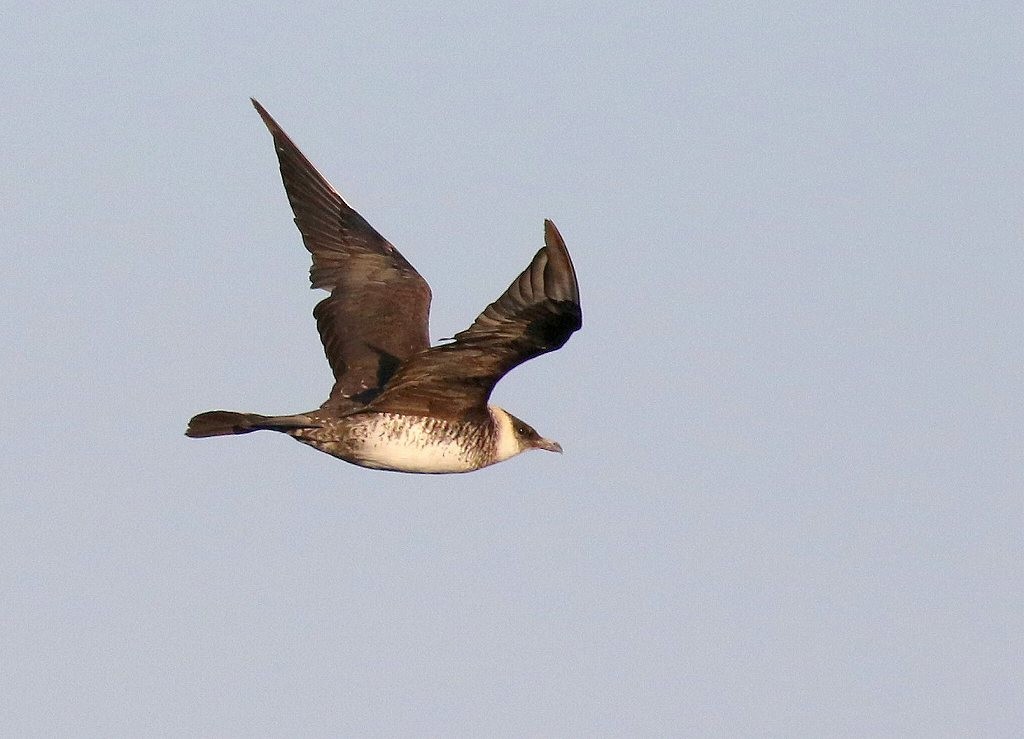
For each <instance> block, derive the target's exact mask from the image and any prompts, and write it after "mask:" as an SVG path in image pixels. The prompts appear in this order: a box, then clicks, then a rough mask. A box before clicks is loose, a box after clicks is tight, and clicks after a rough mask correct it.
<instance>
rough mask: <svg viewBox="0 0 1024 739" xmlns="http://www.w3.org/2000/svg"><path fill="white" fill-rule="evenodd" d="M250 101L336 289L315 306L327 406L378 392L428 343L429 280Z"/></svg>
mask: <svg viewBox="0 0 1024 739" xmlns="http://www.w3.org/2000/svg"><path fill="white" fill-rule="evenodd" d="M252 104H253V105H254V106H256V110H257V111H258V112H259V114H260V116H261V117H262V118H263V122H264V123H266V124H267V128H269V129H270V133H271V134H272V135H273V137H274V148H275V149H276V150H277V157H278V160H280V162H281V178H282V179H283V180H284V189H285V191H286V192H287V193H288V202H289V203H291V206H292V211H293V212H294V213H295V225H296V226H298V227H299V231H300V232H301V233H302V240H303V242H304V243H305V244H306V248H307V249H308V250H309V252H310V253H311V254H312V255H313V266H312V267H310V270H309V280H310V282H311V283H312V286H313V287H314V288H323V289H324V290H329V291H330V293H331V295H330V297H327V298H325V299H324V300H322V301H320V303H319V304H318V305H317V306H316V308H314V309H313V316H314V317H315V318H316V326H317V329H318V330H319V331H320V340H321V341H322V342H323V345H324V352H325V353H326V355H327V361H328V362H330V364H331V370H333V372H334V380H335V382H334V388H333V389H332V390H331V396H330V398H329V399H328V400H327V402H326V403H324V407H325V408H336V409H338V410H349V409H351V408H353V407H356V406H357V405H361V404H362V403H365V402H366V401H367V400H369V399H370V398H372V397H373V396H374V395H376V393H377V392H378V391H379V389H380V388H381V387H382V386H383V385H384V383H386V382H387V380H388V378H390V377H391V374H392V373H393V372H394V371H395V368H396V367H398V365H399V364H400V363H401V361H402V360H404V359H405V358H406V357H409V356H411V355H413V354H415V353H416V352H419V351H422V350H423V349H426V348H427V347H428V346H430V336H429V334H428V326H427V323H428V316H429V312H430V287H429V286H428V285H427V283H426V282H425V281H424V279H423V278H422V277H420V275H419V273H418V272H417V271H416V270H415V269H414V268H413V266H412V265H411V264H409V263H408V262H407V261H406V260H405V258H404V257H403V256H402V255H401V254H399V253H398V250H397V249H395V247H394V246H392V245H391V244H390V243H389V242H388V241H387V239H385V238H384V237H383V236H381V235H380V234H379V233H377V232H376V231H375V230H374V228H373V227H372V226H371V225H370V224H369V223H367V222H366V221H365V220H364V219H363V217H362V216H361V215H359V214H358V213H356V212H355V211H354V210H352V208H350V207H349V206H348V204H347V203H346V202H345V201H344V200H342V199H341V196H340V195H339V194H338V193H337V191H335V189H334V188H333V187H331V184H330V183H329V182H328V181H327V180H326V179H325V178H324V177H323V175H321V174H320V173H319V172H318V171H317V170H316V167H314V166H313V165H312V164H311V163H310V161H309V160H308V159H306V157H305V156H304V155H303V154H302V152H301V151H299V149H298V147H296V146H295V144H294V143H292V140H291V139H290V138H288V135H287V134H286V133H285V132H284V131H283V130H281V127H280V126H279V125H277V122H276V121H275V120H274V119H273V118H271V117H270V114H269V113H267V111H266V110H264V108H263V106H262V105H260V104H259V103H258V102H257V101H256V100H253V101H252Z"/></svg>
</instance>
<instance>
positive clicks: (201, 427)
mask: <svg viewBox="0 0 1024 739" xmlns="http://www.w3.org/2000/svg"><path fill="white" fill-rule="evenodd" d="M319 425H320V424H318V423H317V422H316V421H314V420H313V419H311V418H310V417H309V416H261V415H260V414H259V413H235V412H234V411H207V412H206V413H200V414H199V415H198V416H193V417H192V420H191V421H189V422H188V428H187V429H186V430H185V436H191V437H192V438H193V439H202V438H204V437H206V436H228V435H231V434H248V433H249V432H250V431H260V430H262V429H272V430H274V431H286V430H287V429H298V428H308V427H311V426H319Z"/></svg>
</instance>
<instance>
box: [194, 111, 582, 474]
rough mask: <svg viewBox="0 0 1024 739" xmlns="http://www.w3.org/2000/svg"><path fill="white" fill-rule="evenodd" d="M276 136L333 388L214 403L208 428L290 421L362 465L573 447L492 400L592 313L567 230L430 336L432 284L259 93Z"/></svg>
mask: <svg viewBox="0 0 1024 739" xmlns="http://www.w3.org/2000/svg"><path fill="white" fill-rule="evenodd" d="M252 103H253V105H254V106H256V110H257V111H258V112H259V114H260V116H261V117H262V118H263V122H264V123H266V125H267V128H269V129H270V133H271V135H272V136H273V138H274V147H275V149H276V150H277V156H278V160H279V161H280V165H281V177H282V179H283V180H284V188H285V191H286V193H287V195H288V202H289V203H290V204H291V207H292V211H293V212H294V214H295V224H296V225H297V226H298V228H299V231H300V232H301V234H302V240H303V242H304V243H305V245H306V248H307V249H308V250H309V252H310V254H311V255H312V257H313V264H312V266H311V267H310V270H309V278H310V282H311V283H312V287H313V288H314V289H315V288H322V289H324V290H327V291H328V292H329V293H330V295H329V296H328V297H326V298H324V299H323V300H322V301H320V303H319V304H317V306H316V307H315V308H314V309H313V317H314V318H315V319H316V325H317V329H318V330H319V332H320V339H321V341H322V343H323V345H324V352H325V354H326V355H327V361H328V363H329V364H330V366H331V370H332V371H333V373H334V387H333V388H332V389H331V394H330V396H329V397H328V398H327V400H326V401H325V402H324V403H323V405H321V406H320V407H319V408H318V409H316V410H313V411H309V412H307V413H298V414H294V415H287V416H264V415H260V414H258V413H235V412H233V411H219V410H218V411H208V412H206V413H200V414H199V415H197V416H195V417H193V418H192V420H190V421H189V424H188V429H187V431H186V432H185V434H186V435H187V436H191V437H194V438H202V437H207V436H224V435H229V434H247V433H249V432H251V431H261V430H269V431H279V432H281V433H284V434H288V435H289V436H291V437H292V438H294V439H297V440H299V441H301V442H302V443H304V444H308V445H309V446H311V447H314V448H316V449H319V450H320V451H322V452H326V453H327V454H330V455H332V456H335V457H338V458H340V459H343V460H345V461H346V462H351V463H352V464H356V465H360V466H362V467H369V468H373V469H382V470H394V471H398V472H421V473H448V472H470V471H472V470H477V469H480V468H481V467H486V466H488V465H491V464H495V463H496V462H502V461H504V460H506V459H509V458H510V457H513V456H515V455H516V454H519V453H520V452H523V451H526V450H527V449H546V450H548V451H552V452H561V451H562V447H561V446H560V445H559V444H558V443H557V442H554V441H551V440H550V439H545V438H544V437H542V436H541V435H540V434H538V433H537V432H536V431H535V430H534V429H533V428H532V427H531V426H529V425H528V424H526V423H525V422H523V421H521V420H519V419H518V418H516V417H515V416H513V415H512V414H511V413H509V412H508V411H506V410H504V409H502V408H499V407H497V406H495V405H491V404H489V403H488V399H489V398H490V395H491V391H492V390H493V389H494V386H495V385H496V384H497V382H498V380H500V379H501V378H502V377H503V376H504V375H505V374H506V373H507V372H509V371H510V370H511V369H513V368H514V367H517V366H518V365H520V364H522V363H523V362H525V361H527V360H529V359H533V358H534V357H537V356H539V355H541V354H545V353H546V352H550V351H554V350H556V349H559V348H561V347H562V345H564V344H565V342H566V341H567V340H568V339H569V336H570V335H571V334H572V333H573V332H574V331H576V330H577V329H579V328H580V327H581V326H582V323H583V314H582V311H581V309H580V296H579V285H578V284H577V281H576V271H575V269H574V268H573V265H572V260H571V259H570V257H569V252H568V250H567V249H566V248H565V242H564V241H563V240H562V237H561V235H559V233H558V229H556V228H555V225H554V224H553V223H552V222H551V221H547V220H546V221H544V247H543V248H542V249H541V250H540V251H538V252H537V254H536V255H535V256H534V257H533V260H532V261H531V262H530V265H529V266H528V267H527V268H526V269H525V270H524V271H523V273H522V274H521V275H519V277H517V278H516V279H515V281H514V282H513V283H512V284H511V285H510V286H509V288H508V289H507V290H506V291H505V293H504V294H503V295H502V296H501V297H499V298H498V299H497V300H495V301H494V302H493V303H491V304H490V305H488V306H487V307H486V308H485V309H484V311H483V312H482V313H481V314H480V315H479V316H478V317H477V319H476V320H475V321H473V324H472V325H471V326H470V327H469V328H467V329H466V330H464V331H460V332H459V333H457V334H456V335H455V336H454V338H453V339H451V340H448V341H449V343H443V344H439V345H437V346H430V338H429V335H428V325H427V324H428V318H429V312H430V297H431V294H430V287H429V286H428V285H427V283H426V281H425V280H424V279H423V278H422V277H421V276H420V275H419V273H418V272H417V271H416V270H415V268H413V266H412V265H411V264H409V262H407V261H406V260H405V258H404V257H403V256H402V255H401V254H400V253H399V252H398V250H397V249H396V248H395V247H394V246H392V245H391V243H390V242H388V240H387V239H385V238H384V237H383V236H381V235H380V234H379V233H377V231H376V230H374V228H373V227H372V226H371V225H370V224H369V223H367V222H366V220H364V219H363V217H362V216H361V215H359V214H358V213H357V212H356V211H354V210H353V209H352V208H351V207H349V205H348V204H347V203H346V202H345V201H344V200H343V199H342V198H341V196H340V195H339V194H338V192H337V190H335V189H334V188H333V187H332V186H331V184H330V183H329V182H328V181H327V180H326V179H325V178H324V177H323V175H321V174H320V173H319V172H318V171H317V169H316V168H315V167H314V166H313V165H312V164H311V163H310V161H309V160H308V159H307V158H306V157H305V156H304V155H303V153H302V152H301V151H299V149H298V147H296V146H295V144H294V143H292V140H291V139H290V138H289V137H288V135H287V134H286V133H285V132H284V131H283V130H282V129H281V127H280V126H279V125H278V124H277V122H276V121H275V120H274V119H273V118H272V117H271V116H270V114H269V113H267V111H266V110H265V109H264V108H263V106H262V105H260V104H259V103H258V102H257V101H256V100H253V101H252Z"/></svg>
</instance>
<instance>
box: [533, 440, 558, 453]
mask: <svg viewBox="0 0 1024 739" xmlns="http://www.w3.org/2000/svg"><path fill="white" fill-rule="evenodd" d="M533 447H534V449H546V450H547V451H549V452H558V453H559V454H561V453H562V445H561V444H559V443H558V442H557V441H551V439H545V438H544V437H543V436H542V437H541V438H539V439H537V441H535V442H533Z"/></svg>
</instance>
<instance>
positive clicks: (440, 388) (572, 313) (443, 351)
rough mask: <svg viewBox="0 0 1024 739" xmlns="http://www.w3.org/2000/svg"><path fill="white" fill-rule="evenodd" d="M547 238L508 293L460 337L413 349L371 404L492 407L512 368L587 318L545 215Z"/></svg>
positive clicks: (444, 410)
mask: <svg viewBox="0 0 1024 739" xmlns="http://www.w3.org/2000/svg"><path fill="white" fill-rule="evenodd" d="M544 242H545V246H544V248H543V249H541V250H540V251H539V252H537V255H536V256H535V257H534V258H533V261H532V262H530V266H529V267H527V268H526V270H525V271H524V272H523V273H522V274H521V275H519V277H518V278H517V279H516V281H515V282H513V283H512V284H511V285H510V286H509V288H508V290H506V291H505V294H504V295H502V296H501V297H500V298H498V299H497V300H496V301H494V302H493V303H491V304H490V305H489V306H487V308H486V309H485V310H484V312H483V313H481V314H480V315H479V317H478V318H477V319H476V320H475V321H474V322H473V325H472V326H470V327H469V328H468V329H466V330H465V331H461V332H460V333H458V334H456V335H455V342H454V343H452V344H445V345H442V346H435V347H433V348H431V349H429V350H427V351H425V352H421V353H420V354H417V355H416V356H414V357H410V358H409V359H408V360H407V361H406V362H405V363H404V364H403V365H402V366H401V367H400V368H399V370H398V371H397V372H396V373H395V375H394V377H392V378H391V380H390V381H389V382H388V383H387V385H385V387H384V391H383V392H382V393H381V394H380V395H379V396H377V398H376V399H375V400H374V401H373V402H372V403H371V404H370V408H371V409H373V410H379V411H388V412H392V413H406V414H411V415H422V416H441V417H445V418H466V417H471V416H474V415H479V414H481V413H483V412H484V411H485V408H486V405H487V399H488V398H489V397H490V394H491V390H493V389H494V386H495V385H496V384H497V382H498V380H500V379H501V378H502V377H503V376H504V375H505V373H507V372H508V371H509V370H511V369H512V368H513V367H516V366H518V365H520V364H522V363H523V362H525V361H527V360H528V359H533V358H534V357H536V356H539V355H541V354H544V353H546V352H550V351H554V350H555V349H558V348H560V347H561V346H562V345H563V344H565V342H566V341H567V340H568V339H569V336H570V335H571V334H572V333H573V332H574V331H576V330H577V329H578V328H580V326H582V325H583V313H582V311H581V310H580V292H579V285H578V284H577V282H576V271H575V269H573V266H572V260H571V259H570V258H569V252H568V251H567V250H566V248H565V242H564V241H562V237H561V236H560V235H559V233H558V230H557V229H556V228H555V225H554V224H553V223H552V222H551V221H545V222H544Z"/></svg>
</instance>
